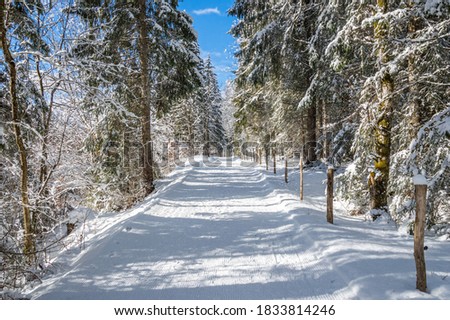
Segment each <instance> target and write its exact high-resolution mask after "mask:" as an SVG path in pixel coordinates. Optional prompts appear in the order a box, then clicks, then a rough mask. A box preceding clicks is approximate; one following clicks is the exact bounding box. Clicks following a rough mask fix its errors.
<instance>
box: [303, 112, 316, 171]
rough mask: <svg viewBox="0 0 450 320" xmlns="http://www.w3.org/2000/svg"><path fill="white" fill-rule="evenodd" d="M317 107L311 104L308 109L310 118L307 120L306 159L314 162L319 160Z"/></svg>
mask: <svg viewBox="0 0 450 320" xmlns="http://www.w3.org/2000/svg"><path fill="white" fill-rule="evenodd" d="M316 121H317V116H316V108H315V107H314V106H311V107H310V108H309V109H308V118H307V121H306V134H307V137H306V148H307V149H306V161H307V162H308V163H309V162H314V161H316V160H317V156H316V143H317V142H316V139H317V137H316V127H317V123H316Z"/></svg>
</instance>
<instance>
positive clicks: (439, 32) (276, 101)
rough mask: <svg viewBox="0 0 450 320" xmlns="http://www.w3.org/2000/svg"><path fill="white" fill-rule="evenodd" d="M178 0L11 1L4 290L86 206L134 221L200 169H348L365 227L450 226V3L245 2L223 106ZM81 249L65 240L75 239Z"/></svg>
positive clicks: (239, 6) (1, 73) (1, 70)
mask: <svg viewBox="0 0 450 320" xmlns="http://www.w3.org/2000/svg"><path fill="white" fill-rule="evenodd" d="M178 2H179V1H178V0H62V1H51V0H20V1H19V0H0V42H1V47H2V49H1V51H0V102H1V109H0V151H1V154H0V196H1V198H0V254H1V257H0V271H1V273H2V278H1V283H0V289H7V288H20V287H22V286H23V285H25V284H26V283H27V282H29V281H33V279H35V277H37V275H38V274H39V273H45V263H44V262H45V261H46V259H48V256H47V255H48V252H49V251H51V250H52V247H53V246H55V245H56V243H57V242H58V239H56V240H55V238H54V237H52V235H53V234H54V230H55V229H56V228H60V227H61V226H64V227H65V228H66V229H65V230H66V234H69V233H70V232H71V231H72V229H73V228H74V227H76V226H74V225H72V224H71V223H70V221H69V220H68V214H69V213H70V212H71V211H72V210H74V209H76V208H79V207H88V208H91V209H92V210H96V211H97V212H111V211H122V210H125V209H128V208H130V207H132V206H133V205H135V204H136V203H138V202H139V201H142V200H143V199H144V198H145V197H147V196H148V195H150V194H152V193H153V192H154V191H155V181H157V180H158V179H160V178H162V177H164V176H166V175H167V174H168V173H170V172H171V171H172V170H173V169H174V168H175V166H176V165H177V161H175V160H174V159H180V158H183V157H193V156H194V155H204V156H205V157H209V156H225V155H235V156H247V155H248V154H249V153H250V151H249V149H248V146H249V145H252V146H253V147H252V151H251V152H253V153H255V154H256V157H255V158H256V160H258V159H259V160H261V159H263V158H265V159H266V162H267V161H268V159H269V157H273V158H277V157H278V159H281V158H286V159H294V160H295V161H298V160H299V159H300V158H301V159H302V160H303V161H304V162H305V164H306V165H307V166H311V167H312V166H320V165H321V164H327V165H333V166H334V167H336V168H340V169H341V170H340V171H339V172H340V174H339V175H337V177H336V180H337V181H336V182H337V185H336V191H335V192H336V196H337V197H338V198H339V199H342V201H348V203H350V204H351V209H349V212H348V214H349V215H364V214H366V215H368V216H369V217H370V219H372V220H377V219H391V220H392V221H394V222H395V223H396V224H397V225H398V226H400V225H404V226H406V228H405V229H406V230H408V232H412V222H413V219H414V214H415V211H414V210H415V201H414V185H413V183H412V177H414V176H415V175H417V174H422V175H424V176H425V177H426V178H427V180H428V196H427V220H426V223H427V229H428V230H429V231H430V233H434V234H437V235H441V234H443V233H449V230H450V229H449V228H448V226H449V224H450V196H449V195H450V100H449V97H450V0H391V1H387V0H377V1H375V0H236V1H235V3H234V5H233V6H232V7H231V8H230V9H229V12H228V14H229V15H231V16H233V17H235V18H236V22H235V24H234V25H233V26H232V28H231V30H230V33H231V34H232V35H233V36H234V37H235V38H236V40H237V43H238V49H237V51H236V53H235V56H236V58H237V61H238V66H237V70H236V71H235V79H233V80H232V81H229V82H228V83H227V86H226V88H225V89H224V90H223V92H221V88H220V87H219V84H218V80H217V76H216V74H215V72H214V66H213V65H212V62H211V60H210V59H208V58H207V59H202V57H201V51H200V48H199V44H198V39H197V33H196V31H195V30H194V28H193V19H192V17H190V16H189V14H188V13H186V12H185V11H181V10H179V8H178V5H179V4H178ZM63 236H64V235H63Z"/></svg>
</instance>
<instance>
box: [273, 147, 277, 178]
mask: <svg viewBox="0 0 450 320" xmlns="http://www.w3.org/2000/svg"><path fill="white" fill-rule="evenodd" d="M272 154H273V174H277V151H276V150H275V147H274V148H272Z"/></svg>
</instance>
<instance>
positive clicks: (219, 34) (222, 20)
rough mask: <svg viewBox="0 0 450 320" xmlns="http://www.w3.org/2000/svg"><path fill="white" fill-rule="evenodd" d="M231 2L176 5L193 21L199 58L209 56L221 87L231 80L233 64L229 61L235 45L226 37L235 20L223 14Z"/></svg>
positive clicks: (204, 0)
mask: <svg viewBox="0 0 450 320" xmlns="http://www.w3.org/2000/svg"><path fill="white" fill-rule="evenodd" d="M233 2H234V0H183V1H180V5H179V8H180V9H181V10H185V11H186V12H187V13H189V14H190V15H191V16H192V17H193V18H194V28H195V29H196V30H197V32H198V40H199V43H200V49H201V52H202V57H203V58H206V57H207V56H208V55H210V56H211V61H212V62H213V64H214V67H215V71H216V73H217V76H218V80H219V84H220V86H221V87H223V85H224V83H225V81H226V80H227V79H231V78H233V73H232V71H233V70H234V69H235V64H236V61H235V59H234V57H233V53H234V51H235V50H236V42H235V41H234V38H233V37H232V36H231V35H230V34H228V33H227V32H228V31H229V30H230V28H231V26H232V25H233V21H234V20H235V18H234V17H230V16H228V14H227V11H228V9H229V8H230V7H231V6H232V5H233Z"/></svg>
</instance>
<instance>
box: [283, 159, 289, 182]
mask: <svg viewBox="0 0 450 320" xmlns="http://www.w3.org/2000/svg"><path fill="white" fill-rule="evenodd" d="M288 173H289V172H288V158H287V155H286V154H285V155H284V182H286V183H288V182H289V179H288Z"/></svg>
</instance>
